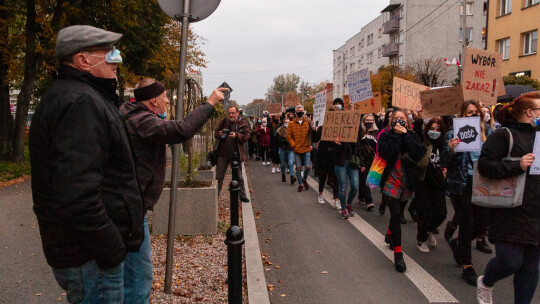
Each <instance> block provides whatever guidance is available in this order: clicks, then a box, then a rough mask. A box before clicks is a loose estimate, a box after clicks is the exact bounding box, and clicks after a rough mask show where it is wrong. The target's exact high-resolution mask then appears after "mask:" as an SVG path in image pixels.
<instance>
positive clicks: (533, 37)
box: [523, 31, 538, 55]
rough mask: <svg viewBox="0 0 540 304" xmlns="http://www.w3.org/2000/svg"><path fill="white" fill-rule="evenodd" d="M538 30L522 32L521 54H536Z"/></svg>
mask: <svg viewBox="0 0 540 304" xmlns="http://www.w3.org/2000/svg"><path fill="white" fill-rule="evenodd" d="M537 46H538V31H534V32H529V33H525V34H523V55H530V54H536V50H537Z"/></svg>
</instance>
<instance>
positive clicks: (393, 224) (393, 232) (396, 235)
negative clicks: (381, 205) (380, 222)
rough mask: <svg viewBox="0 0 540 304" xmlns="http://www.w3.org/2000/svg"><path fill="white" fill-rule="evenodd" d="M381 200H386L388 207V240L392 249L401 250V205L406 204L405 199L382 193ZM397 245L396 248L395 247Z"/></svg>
mask: <svg viewBox="0 0 540 304" xmlns="http://www.w3.org/2000/svg"><path fill="white" fill-rule="evenodd" d="M383 200H384V201H386V205H387V206H388V209H390V225H389V227H388V230H389V231H390V240H391V242H392V246H394V251H400V250H401V222H400V216H401V206H402V205H404V204H407V201H403V202H402V201H400V200H398V199H397V198H393V197H390V196H388V195H386V194H383ZM396 247H398V248H399V250H398V248H396Z"/></svg>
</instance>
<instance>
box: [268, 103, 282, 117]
mask: <svg viewBox="0 0 540 304" xmlns="http://www.w3.org/2000/svg"><path fill="white" fill-rule="evenodd" d="M268 113H270V114H279V113H281V104H280V103H271V104H269V105H268Z"/></svg>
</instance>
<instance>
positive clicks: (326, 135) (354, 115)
mask: <svg viewBox="0 0 540 304" xmlns="http://www.w3.org/2000/svg"><path fill="white" fill-rule="evenodd" d="M361 117H362V113H360V112H359V111H327V112H326V114H325V117H324V125H323V129H322V137H321V140H325V141H334V140H336V138H338V137H339V138H340V141H341V142H354V143H355V142H356V140H357V139H358V128H359V127H360V119H361Z"/></svg>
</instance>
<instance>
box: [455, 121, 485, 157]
mask: <svg viewBox="0 0 540 304" xmlns="http://www.w3.org/2000/svg"><path fill="white" fill-rule="evenodd" d="M481 132H482V129H481V128H480V117H461V118H454V138H459V140H461V141H460V142H459V144H458V145H457V147H456V148H455V149H454V151H455V152H468V151H480V150H482V135H481Z"/></svg>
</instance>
